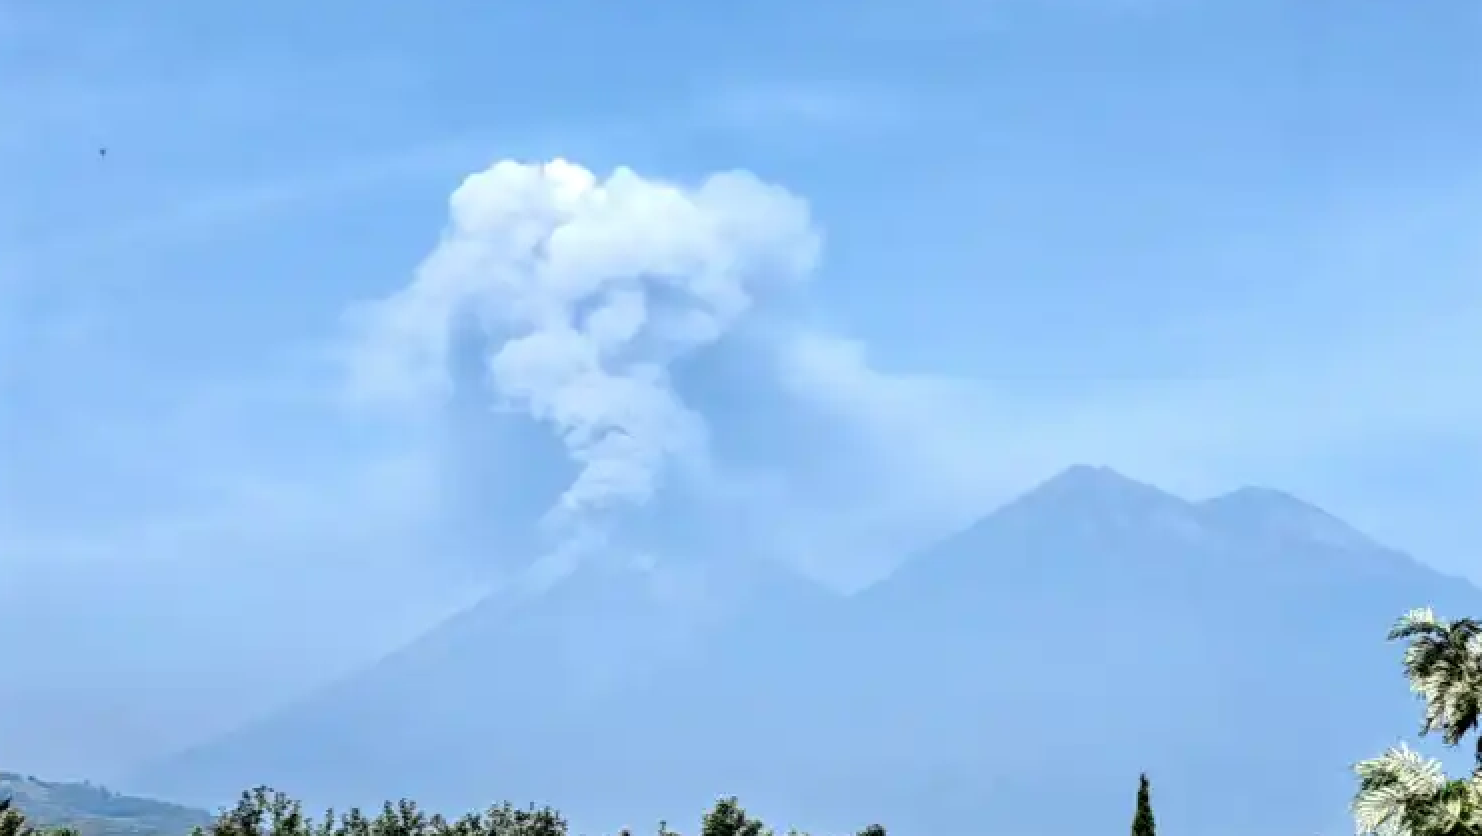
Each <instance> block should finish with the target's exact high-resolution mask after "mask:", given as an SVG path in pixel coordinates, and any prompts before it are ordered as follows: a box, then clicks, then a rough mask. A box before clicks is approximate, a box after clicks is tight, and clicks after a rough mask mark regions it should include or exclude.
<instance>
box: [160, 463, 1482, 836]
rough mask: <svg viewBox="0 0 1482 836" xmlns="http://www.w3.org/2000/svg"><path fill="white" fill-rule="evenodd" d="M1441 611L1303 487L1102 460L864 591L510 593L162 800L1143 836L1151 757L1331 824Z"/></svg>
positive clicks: (584, 577) (581, 819) (1204, 833)
mask: <svg viewBox="0 0 1482 836" xmlns="http://www.w3.org/2000/svg"><path fill="white" fill-rule="evenodd" d="M1427 604H1428V605H1433V606H1435V607H1437V608H1438V610H1440V612H1441V614H1442V615H1443V616H1444V615H1462V614H1474V615H1475V614H1478V613H1482V593H1479V592H1478V590H1476V589H1475V588H1474V587H1472V586H1470V585H1469V584H1467V583H1466V582H1464V581H1461V580H1458V579H1455V578H1451V577H1447V576H1444V575H1441V574H1439V573H1437V572H1435V571H1432V570H1430V569H1428V568H1426V567H1425V566H1423V565H1421V564H1419V563H1417V562H1415V561H1414V560H1412V559H1410V558H1409V557H1407V556H1405V555H1404V554H1402V553H1399V552H1397V551H1394V550H1392V549H1389V548H1386V547H1384V546H1382V545H1380V544H1378V543H1375V542H1373V541H1371V540H1370V539H1368V538H1367V537H1365V536H1364V535H1362V534H1360V533H1359V532H1357V531H1355V530H1353V529H1352V528H1350V527H1349V526H1348V525H1346V524H1344V523H1343V522H1341V521H1339V520H1337V519H1335V518H1333V517H1332V516H1330V515H1328V514H1326V513H1325V512H1323V511H1321V510H1319V509H1317V508H1314V507H1312V506H1310V505H1307V504H1305V503H1303V502H1302V501H1300V500H1298V499H1295V498H1293V497H1290V496H1287V495H1285V494H1282V493H1279V492H1276V491H1270V490H1264V489H1244V490H1240V491H1237V492H1235V493H1232V494H1229V495H1226V496H1222V497H1218V498H1216V499H1212V500H1209V501H1205V502H1191V501H1187V500H1185V499H1182V498H1180V497H1177V496H1174V495H1171V494H1169V493H1166V492H1164V491H1161V490H1159V489H1157V488H1155V487H1152V486H1149V485H1145V484H1142V483H1139V482H1136V481H1134V480H1131V479H1128V478H1126V477H1123V476H1121V475H1119V474H1117V473H1115V472H1113V471H1110V470H1107V469H1104V468H1093V467H1085V466H1078V467H1074V468H1071V469H1070V470H1068V471H1066V472H1064V473H1062V474H1060V475H1059V476H1057V477H1055V478H1053V479H1051V480H1050V481H1048V482H1047V483H1045V484H1043V485H1041V486H1040V487H1038V488H1036V489H1035V490H1033V491H1032V492H1030V493H1029V494H1027V495H1025V496H1023V497H1021V498H1019V499H1018V500H1016V501H1014V502H1011V503H1009V504H1008V505H1006V506H1004V507H1003V508H1001V509H999V510H997V511H996V512H994V513H992V514H990V515H989V516H987V517H985V518H984V519H982V520H981V521H980V522H978V523H977V524H976V525H974V526H972V527H970V528H968V529H967V530H965V531H962V532H960V533H959V534H957V535H955V536H953V537H950V538H947V539H946V540H944V541H942V542H940V543H938V544H937V545H935V546H934V547H932V548H930V549H927V550H926V551H924V552H923V553H921V554H918V555H915V556H914V557H912V558H911V559H910V560H908V561H907V562H906V563H904V564H903V566H902V567H901V568H900V569H898V570H897V571H896V572H895V573H894V574H893V575H892V576H890V577H889V578H887V579H885V580H884V581H881V582H879V583H877V584H875V585H874V586H871V587H869V588H867V589H865V590H863V591H861V592H858V593H855V594H853V595H850V596H841V595H836V594H833V593H830V592H828V591H825V590H823V589H821V588H818V587H815V586H813V585H811V584H809V583H807V582H805V581H802V580H800V579H797V578H795V577H793V576H791V575H789V574H787V573H786V572H784V571H782V570H781V569H779V568H776V567H768V566H765V565H760V564H757V565H750V564H748V565H745V566H724V567H716V566H706V567H704V570H703V571H701V570H699V569H694V570H693V571H691V572H690V574H687V575H686V574H684V573H682V572H679V573H675V572H669V571H668V570H666V569H664V568H663V567H662V566H660V567H657V568H656V567H653V566H644V567H612V566H609V567H605V568H602V569H593V570H582V571H579V572H577V573H575V574H574V575H572V576H571V577H569V578H567V579H566V580H565V581H563V582H562V583H560V584H558V585H557V586H556V587H555V588H553V589H551V590H550V591H548V592H547V593H545V594H544V595H542V596H540V597H528V596H527V597H523V598H519V597H512V596H509V595H500V596H495V597H494V598H491V599H490V600H487V601H485V602H483V603H481V604H479V605H477V606H475V607H474V608H472V609H470V610H468V611H466V612H464V613H463V614H462V615H460V616H458V617H456V618H454V619H453V620H451V621H449V622H448V623H446V624H444V625H443V626H441V627H440V628H438V629H436V630H434V631H433V632H431V633H429V634H428V635H425V636H424V637H422V638H421V639H419V640H418V641H416V642H414V643H412V644H411V645H409V646H407V647H405V648H403V649H401V650H399V651H397V652H396V653H393V654H391V655H390V656H387V657H386V658H384V659H383V660H382V661H380V662H379V663H378V664H376V665H374V666H371V667H369V668H367V669H365V670H363V671H361V672H359V673H357V674H355V675H354V676H352V677H350V678H348V679H346V680H344V681H343V682H341V683H340V684H338V685H336V686H334V687H332V688H330V689H327V690H325V691H322V692H320V693H316V694H312V695H309V696H308V697H306V698H305V699H303V700H301V701H300V702H298V703H296V704H293V705H291V706H289V707H287V708H285V709H283V710H282V711H280V712H278V713H276V714H273V715H271V716H268V717H265V718H263V719H262V720H260V721H259V722H256V723H253V724H251V725H249V726H247V727H244V728H242V729H241V730H240V731H239V732H238V733H235V734H232V735H230V736H228V737H225V738H222V739H219V740H215V741H210V742H207V743H205V744H203V745H201V746H198V747H196V748H194V749H192V750H190V751H187V752H184V753H182V754H180V755H179V756H178V757H175V758H172V759H169V760H167V761H165V762H162V763H156V764H153V765H151V766H150V767H149V768H147V769H144V770H141V773H140V774H139V775H137V776H136V778H135V780H134V781H133V782H131V789H140V790H145V791H148V792H151V793H153V794H157V795H161V796H165V797H172V798H177V799H181V800H187V801H192V802H196V803H209V804H212V805H219V804H221V803H224V802H226V801H227V800H229V799H230V797H231V796H232V795H234V794H235V792H236V791H238V790H239V789H241V788H244V787H246V786H250V785H255V784H259V783H268V784H271V785H273V786H276V787H278V788H280V789H283V790H285V791H287V792H290V793H292V794H294V795H297V796H300V797H304V798H306V799H308V800H310V801H311V802H313V803H315V804H328V803H334V804H336V805H337V806H341V807H343V806H344V805H346V804H349V803H366V802H373V801H377V800H379V799H380V798H382V797H401V796H410V797H414V798H417V799H419V800H422V801H424V802H426V803H429V804H431V805H433V806H436V807H440V808H441V807H456V808H465V807H470V806H479V805H482V804H485V803H488V802H491V801H495V800H503V799H510V800H513V801H516V802H525V801H537V802H542V803H551V804H553V805H555V806H557V807H559V808H560V809H562V810H563V811H565V812H566V813H567V814H568V815H569V816H570V817H571V819H572V820H573V822H574V823H575V824H576V825H577V826H578V827H579V828H580V829H583V830H585V831H586V832H600V831H615V830H616V829H617V828H619V827H622V826H630V827H638V828H644V827H648V826H651V825H652V824H653V823H655V822H657V821H658V820H659V819H661V818H666V817H667V818H669V819H670V820H671V821H674V820H676V817H677V816H681V815H691V814H698V812H699V811H700V810H702V809H703V808H704V807H705V806H707V805H708V804H709V803H710V802H711V801H713V800H714V798H715V797H716V796H718V795H722V794H736V795H739V796H740V797H741V799H742V801H743V803H746V804H748V806H750V807H753V808H754V809H755V810H756V811H757V812H758V813H760V814H761V815H762V816H764V817H766V818H768V819H769V820H775V821H776V822H777V823H778V824H779V825H781V826H787V825H790V824H795V825H797V826H799V827H805V828H809V829H812V830H813V831H814V832H824V831H828V832H842V831H845V830H851V831H852V830H853V829H858V828H859V827H862V826H863V825H865V824H867V823H870V822H873V821H879V822H883V823H885V824H886V825H887V826H888V827H889V828H890V829H891V832H892V833H900V834H907V836H912V835H913V834H920V836H927V834H930V836H954V834H963V836H966V834H970V833H977V832H980V831H983V830H985V829H987V830H991V831H1001V832H1013V833H1018V834H1029V835H1030V836H1034V835H1035V834H1043V836H1061V835H1062V834H1065V835H1066V836H1068V834H1072V833H1084V832H1091V831H1092V830H1097V829H1107V828H1111V829H1115V828H1118V827H1124V826H1126V821H1127V820H1129V819H1130V816H1131V814H1132V809H1131V807H1132V796H1133V793H1134V791H1135V788H1136V780H1137V775H1138V773H1139V772H1143V771H1146V772H1148V773H1149V774H1150V775H1151V776H1152V779H1153V785H1154V787H1155V792H1156V796H1157V798H1156V804H1157V812H1158V816H1159V824H1160V825H1162V826H1164V827H1167V828H1171V830H1170V832H1183V833H1199V834H1201V836H1225V834H1229V836H1234V834H1237V833H1247V832H1253V831H1255V830H1257V829H1270V828H1271V827H1272V826H1273V824H1275V825H1276V826H1277V828H1278V829H1280V830H1281V831H1283V832H1295V833H1312V832H1319V831H1321V832H1331V831H1332V829H1333V828H1336V827H1344V826H1346V824H1345V805H1346V801H1347V799H1348V797H1349V795H1350V794H1351V791H1352V779H1351V773H1350V771H1349V768H1350V765H1351V764H1352V762H1353V761H1355V760H1357V759H1359V758H1361V757H1366V756H1369V755H1372V754H1375V753H1377V752H1378V751H1380V750H1381V749H1382V748H1383V747H1384V746H1386V745H1388V744H1390V743H1392V742H1393V741H1394V740H1395V739H1396V738H1397V737H1399V736H1401V735H1404V734H1407V733H1409V732H1411V731H1412V730H1413V729H1414V727H1415V723H1416V722H1417V720H1418V713H1417V709H1416V707H1415V706H1414V704H1413V703H1412V702H1411V700H1410V698H1409V696H1408V694H1407V690H1406V687H1405V683H1404V681H1403V680H1402V678H1401V677H1400V676H1399V673H1398V659H1399V649H1398V648H1396V647H1392V646H1388V645H1386V644H1385V642H1384V633H1385V630H1386V629H1387V628H1388V626H1389V625H1390V623H1391V622H1392V621H1393V619H1394V618H1395V617H1397V616H1398V615H1399V614H1401V613H1402V612H1404V611H1405V610H1407V609H1410V608H1412V607H1415V606H1420V605H1427Z"/></svg>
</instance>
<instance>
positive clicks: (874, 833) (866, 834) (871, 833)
mask: <svg viewBox="0 0 1482 836" xmlns="http://www.w3.org/2000/svg"><path fill="white" fill-rule="evenodd" d="M855 836H885V825H883V824H872V825H870V826H868V827H866V828H865V829H864V830H861V831H859V833H856V834H855Z"/></svg>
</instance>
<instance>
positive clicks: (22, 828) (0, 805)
mask: <svg viewBox="0 0 1482 836" xmlns="http://www.w3.org/2000/svg"><path fill="white" fill-rule="evenodd" d="M33 832H35V831H34V830H33V829H32V828H31V826H30V825H28V824H26V817H25V816H24V815H22V814H21V811H20V810H17V809H15V807H14V806H13V803H12V800H11V799H9V798H0V836H29V834H31V833H33Z"/></svg>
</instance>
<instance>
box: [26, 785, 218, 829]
mask: <svg viewBox="0 0 1482 836" xmlns="http://www.w3.org/2000/svg"><path fill="white" fill-rule="evenodd" d="M0 798H13V799H14V802H15V806H16V809H18V810H20V811H21V812H22V813H25V814H26V818H27V819H28V820H30V821H31V823H33V824H36V825H38V826H43V827H57V826H66V827H71V828H74V829H75V830H77V831H78V832H80V833H81V834H82V836H124V834H128V835H129V836H156V834H157V835H158V836H184V834H186V833H189V832H190V829H191V828H192V827H195V826H196V825H202V826H204V825H206V824H208V823H209V822H210V821H211V818H212V816H211V814H210V813H207V812H206V811H205V810H197V809H195V808H192V807H183V806H181V805H179V804H170V803H167V802H164V801H153V800H151V799H148V798H136V797H133V796H128V795H119V794H118V793H115V792H112V791H110V790H107V789H105V788H103V787H100V786H97V785H96V784H90V783H81V784H75V783H67V782H59V781H42V780H38V779H36V778H34V777H31V776H27V775H21V774H18V773H15V772H0Z"/></svg>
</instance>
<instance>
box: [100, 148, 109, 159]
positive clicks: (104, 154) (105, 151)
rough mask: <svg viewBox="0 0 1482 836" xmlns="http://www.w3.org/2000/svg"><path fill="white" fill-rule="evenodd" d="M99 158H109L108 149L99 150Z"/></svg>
mask: <svg viewBox="0 0 1482 836" xmlns="http://www.w3.org/2000/svg"><path fill="white" fill-rule="evenodd" d="M98 156H99V157H106V156H108V149H107V148H99V149H98Z"/></svg>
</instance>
